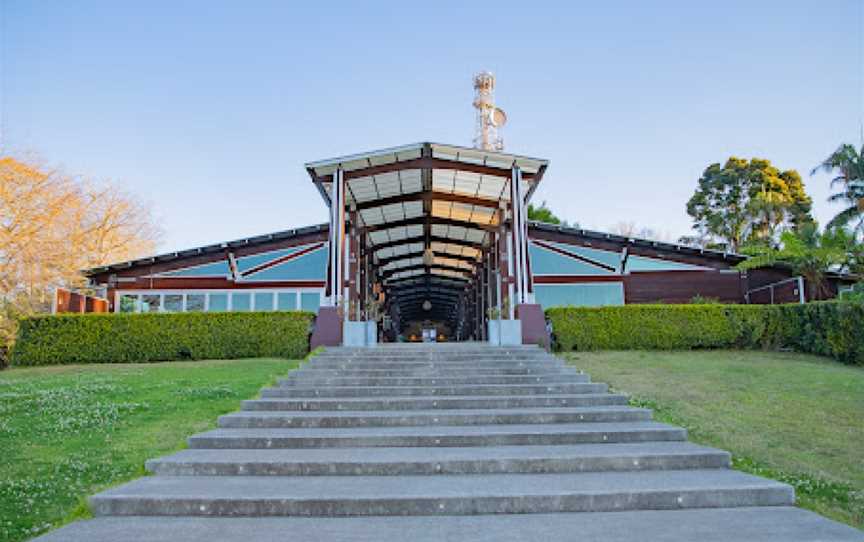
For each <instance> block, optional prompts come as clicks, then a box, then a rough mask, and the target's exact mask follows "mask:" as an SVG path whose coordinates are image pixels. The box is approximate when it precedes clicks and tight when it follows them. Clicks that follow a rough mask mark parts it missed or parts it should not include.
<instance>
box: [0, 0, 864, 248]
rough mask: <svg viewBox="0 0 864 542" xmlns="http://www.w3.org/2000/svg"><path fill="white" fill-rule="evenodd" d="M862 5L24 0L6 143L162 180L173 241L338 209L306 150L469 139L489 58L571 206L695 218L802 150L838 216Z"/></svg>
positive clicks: (145, 186)
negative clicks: (748, 167)
mask: <svg viewBox="0 0 864 542" xmlns="http://www.w3.org/2000/svg"><path fill="white" fill-rule="evenodd" d="M3 2H4V0H0V4H2V3H3ZM861 4H862V0H825V1H822V2H816V1H812V0H804V1H792V0H782V1H762V0H760V1H757V2H754V1H728V0H724V1H723V2H701V1H699V2H696V1H693V0H689V1H680V2H673V1H658V2H640V1H631V2H596V1H591V2H562V3H559V4H555V3H549V4H547V3H542V2H518V3H512V4H511V3H507V2H483V3H477V2H472V3H470V5H469V3H468V2H452V3H451V2H404V1H403V2H398V3H392V4H384V3H377V2H371V3H367V2H356V3H344V4H337V3H330V2H297V3H294V2H275V1H274V2H264V1H254V2H227V1H224V2H216V1H213V0H206V1H205V0H200V1H196V2H191V1H184V2H178V1H171V2H168V1H153V0H151V1H148V2H117V1H99V2H97V1H84V0H82V1H76V2H66V1H48V0H43V1H39V2H34V1H30V0H5V6H4V9H3V12H4V15H5V23H4V26H3V27H2V28H3V29H2V30H0V31H3V36H2V37H0V42H2V43H3V45H4V58H5V62H4V65H3V67H2V70H3V71H2V77H3V80H2V89H3V91H4V94H3V97H2V100H0V102H2V109H0V110H2V114H3V117H2V119H0V123H2V126H3V127H4V128H5V138H4V145H5V150H6V151H7V152H10V151H11V152H30V153H36V154H38V155H39V156H40V157H41V158H42V159H44V160H46V161H48V162H49V163H51V164H54V165H59V166H62V167H63V168H64V169H66V170H67V171H69V172H74V173H80V174H84V175H89V176H94V177H97V178H110V179H113V180H114V181H116V182H117V183H120V184H121V185H122V186H123V187H124V188H125V189H126V190H128V191H130V192H133V193H135V194H138V195H140V196H141V197H143V198H145V199H146V200H148V201H149V202H150V203H151V204H152V206H153V209H154V211H155V214H156V217H157V218H158V220H159V222H160V224H161V226H162V228H163V229H164V231H165V237H164V239H163V242H162V245H161V246H160V249H162V250H174V249H179V248H184V247H190V246H197V245H200V244H204V243H210V242H217V241H223V240H228V239H234V238H238V237H245V236H250V235H256V234H261V233H267V232H271V231H276V230H281V229H285V228H290V227H294V226H302V225H307V224H312V223H318V222H323V221H325V216H326V214H325V211H324V206H323V204H322V202H321V200H320V196H319V195H318V193H317V192H316V190H315V189H314V188H313V186H312V184H311V182H310V181H309V178H308V176H307V175H306V173H305V171H304V169H303V167H302V166H303V163H304V162H306V161H310V160H315V159H321V158H328V157H333V156H338V155H341V154H347V153H353V152H360V151H364V150H371V149H376V148H380V147H388V146H394V145H399V144H404V143H410V142H416V141H423V140H431V141H439V142H445V143H456V144H463V145H469V144H470V141H471V137H472V131H473V121H474V117H473V110H472V107H471V99H472V88H471V76H472V74H473V73H474V72H476V71H478V70H481V69H489V70H492V71H493V72H495V74H496V76H497V78H498V88H497V94H498V103H499V105H500V106H501V107H502V108H504V109H505V110H506V111H507V112H508V114H509V117H510V123H509V125H508V126H507V129H506V132H505V134H504V135H505V143H506V149H507V150H508V151H511V152H515V153H522V154H527V155H533V156H539V157H543V158H548V159H550V160H551V166H550V169H549V172H548V174H547V175H546V178H545V179H544V183H543V186H542V187H541V189H540V190H539V191H538V193H537V195H536V199H537V200H544V199H545V200H547V201H548V202H549V205H550V207H551V208H552V209H553V211H555V212H556V213H557V214H558V215H560V216H562V217H563V218H566V219H568V220H570V221H575V222H579V223H580V224H581V225H582V226H583V227H590V228H594V229H601V230H602V229H608V228H609V227H610V226H611V225H613V224H615V223H616V222H619V221H633V222H636V223H637V224H638V225H639V226H648V227H652V228H654V229H656V230H659V231H661V232H664V233H667V234H669V235H671V236H673V237H677V236H678V235H680V234H684V233H687V232H688V231H689V227H690V220H689V217H688V216H687V215H686V213H685V208H684V207H685V202H686V201H687V199H688V198H689V197H690V195H691V194H692V192H693V190H694V188H695V183H696V180H697V179H698V178H699V175H700V173H701V172H702V170H703V169H704V168H705V167H706V166H707V165H708V164H710V163H712V162H717V161H723V160H725V159H726V158H727V157H728V156H729V155H738V156H743V157H751V156H760V157H764V158H768V159H770V160H772V161H773V162H774V163H775V165H777V166H778V167H781V168H784V169H785V168H794V169H798V170H799V171H800V172H801V173H802V175H804V176H805V179H806V181H807V185H808V189H809V192H810V194H811V195H812V196H813V198H814V200H815V202H816V203H815V210H816V215H817V218H818V219H819V220H820V221H821V222H822V223H825V222H826V221H827V219H828V218H830V216H832V214H833V212H834V210H835V209H834V208H832V207H830V206H829V205H828V204H827V203H825V198H826V197H827V195H828V193H829V191H828V187H827V178H826V177H824V176H819V177H814V178H810V177H809V176H808V172H809V170H810V169H811V168H812V167H813V166H814V165H816V164H817V163H818V162H819V161H820V160H821V159H823V158H824V157H825V156H827V155H828V154H829V153H830V152H831V151H832V150H833V149H834V148H836V147H837V146H838V144H840V143H841V142H843V141H848V142H852V143H856V144H858V143H859V122H860V119H861V115H862V104H864V95H862V58H861V52H860V47H861V46H860V40H861V24H862V23H861V20H862V15H861V9H862V7H861ZM492 8H494V11H493V10H492Z"/></svg>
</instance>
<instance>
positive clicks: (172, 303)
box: [163, 294, 183, 312]
mask: <svg viewBox="0 0 864 542" xmlns="http://www.w3.org/2000/svg"><path fill="white" fill-rule="evenodd" d="M163 301H164V302H165V310H166V311H168V312H182V311H183V294H165V297H164V299H163Z"/></svg>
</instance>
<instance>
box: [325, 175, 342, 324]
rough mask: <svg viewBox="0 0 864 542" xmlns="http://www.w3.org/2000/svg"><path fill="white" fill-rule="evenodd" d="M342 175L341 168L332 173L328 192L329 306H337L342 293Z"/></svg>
mask: <svg viewBox="0 0 864 542" xmlns="http://www.w3.org/2000/svg"><path fill="white" fill-rule="evenodd" d="M344 178H345V177H344V174H343V171H342V168H341V167H340V168H337V169H336V171H334V172H333V185H332V189H331V190H330V299H329V302H330V305H331V306H334V307H335V306H338V305H339V301H340V300H341V299H342V296H343V294H344V292H343V291H342V285H343V278H344V271H343V269H342V262H343V258H344V255H343V254H342V252H343V246H344V239H345V200H344V194H343V191H344V190H343V189H344Z"/></svg>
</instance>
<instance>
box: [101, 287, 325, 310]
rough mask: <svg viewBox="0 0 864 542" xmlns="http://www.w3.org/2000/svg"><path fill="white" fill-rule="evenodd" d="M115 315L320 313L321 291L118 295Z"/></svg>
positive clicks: (160, 292)
mask: <svg viewBox="0 0 864 542" xmlns="http://www.w3.org/2000/svg"><path fill="white" fill-rule="evenodd" d="M115 299H116V303H115V306H114V310H115V311H116V312H126V313H134V312H203V311H208V312H222V311H229V310H230V311H251V310H253V309H254V310H256V311H274V310H279V311H295V310H298V309H302V310H304V311H310V312H318V306H319V305H320V304H321V290H313V289H311V288H310V289H304V290H298V289H295V288H278V289H266V290H264V289H261V290H259V289H243V290H189V291H188V292H187V291H183V290H164V291H154V290H146V291H135V290H127V291H123V290H118V291H117V292H116V297H115Z"/></svg>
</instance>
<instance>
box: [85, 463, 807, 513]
mask: <svg viewBox="0 0 864 542" xmlns="http://www.w3.org/2000/svg"><path fill="white" fill-rule="evenodd" d="M750 489H778V490H784V491H785V490H788V491H789V492H790V495H791V492H792V488H791V487H790V486H788V485H786V484H783V483H780V482H775V481H773V480H768V479H766V478H761V477H757V476H752V475H749V474H745V473H743V472H738V471H734V470H728V469H693V470H666V471H629V472H585V473H556V474H470V475H453V474H446V475H440V476H423V475H400V476H146V477H144V478H139V479H137V480H133V481H132V482H129V483H128V484H124V485H122V486H119V487H115V488H111V489H108V490H106V491H104V492H102V493H100V494H98V495H96V496H94V497H93V500H94V502H98V501H100V500H108V499H114V498H119V499H135V498H142V499H154V498H164V499H178V498H192V499H201V500H219V499H238V500H247V499H253V500H268V499H278V500H284V499H298V500H300V499H314V500H323V499H336V500H346V501H356V500H381V499H423V500H428V499H446V498H459V499H472V498H481V497H495V496H514V495H515V496H526V497H529V496H544V495H567V494H581V495H592V494H593V495H599V494H615V493H621V492H634V493H636V492H692V491H723V490H750ZM790 504H791V503H790Z"/></svg>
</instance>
